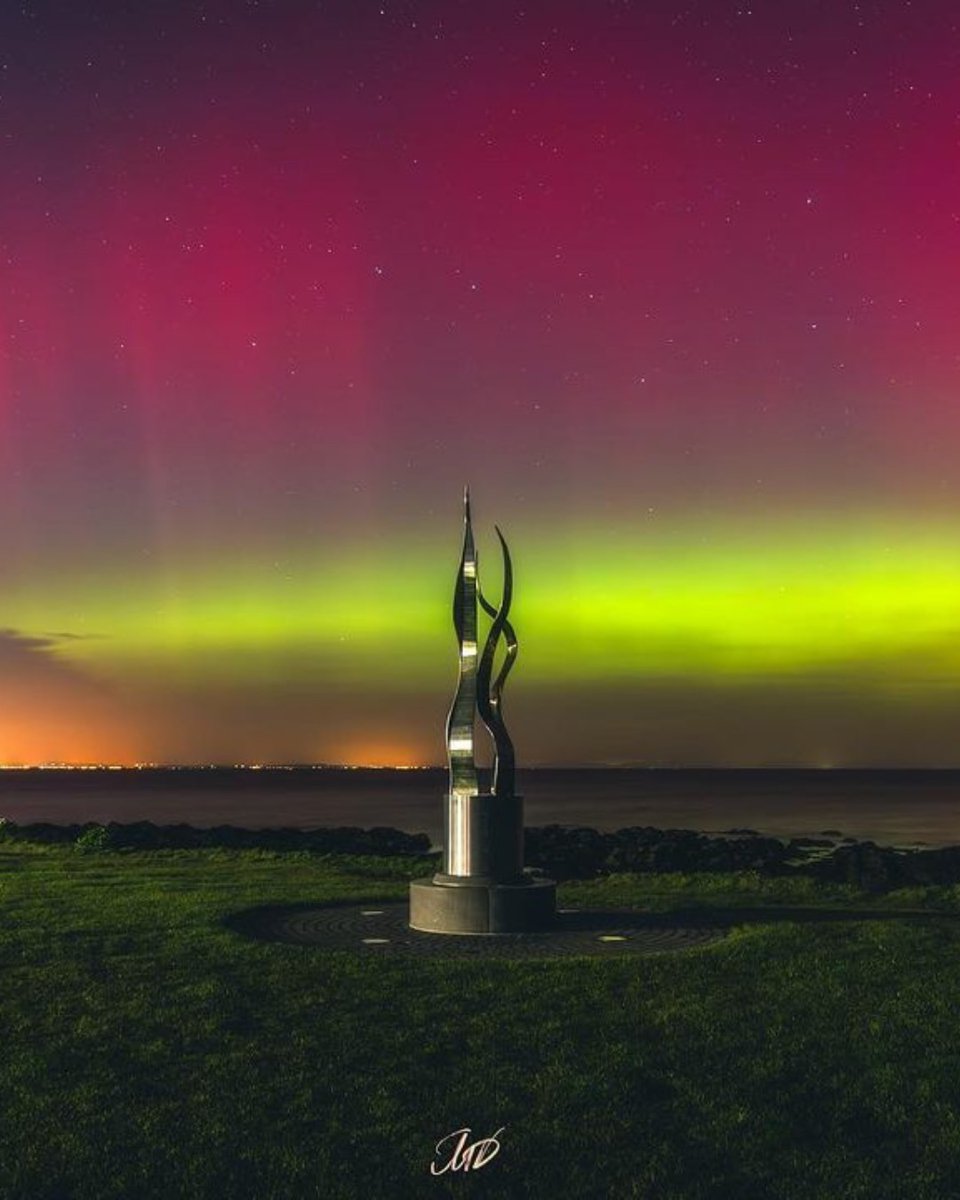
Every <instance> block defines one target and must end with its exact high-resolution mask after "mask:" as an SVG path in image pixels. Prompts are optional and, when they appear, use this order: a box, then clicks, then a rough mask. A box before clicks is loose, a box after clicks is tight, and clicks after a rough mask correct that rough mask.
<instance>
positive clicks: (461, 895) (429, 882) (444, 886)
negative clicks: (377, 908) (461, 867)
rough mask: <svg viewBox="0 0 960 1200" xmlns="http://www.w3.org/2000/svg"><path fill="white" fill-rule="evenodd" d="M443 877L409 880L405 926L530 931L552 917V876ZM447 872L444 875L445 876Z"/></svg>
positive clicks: (428, 929) (444, 930) (431, 929)
mask: <svg viewBox="0 0 960 1200" xmlns="http://www.w3.org/2000/svg"><path fill="white" fill-rule="evenodd" d="M443 878H444V877H443V876H441V875H434V877H433V878H432V879H415V880H414V881H413V883H411V884H410V928H411V929H419V930H422V931H423V932H424V933H473V934H482V933H532V932H534V931H536V930H538V929H549V928H550V927H551V926H552V925H553V924H554V922H555V921H556V915H557V899H556V892H557V885H556V884H555V883H554V881H553V880H552V879H535V878H533V877H532V876H524V877H523V879H524V881H523V882H522V883H512V884H511V883H492V882H490V881H486V882H483V881H477V880H472V879H467V880H463V881H462V882H459V883H443V882H438V881H440V880H442V879H443ZM447 878H449V876H448V877H447Z"/></svg>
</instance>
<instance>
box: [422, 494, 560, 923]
mask: <svg viewBox="0 0 960 1200" xmlns="http://www.w3.org/2000/svg"><path fill="white" fill-rule="evenodd" d="M463 524H464V529H463V551H462V553H461V555H460V569H459V571H458V573H457V583H456V587H455V588H454V593H453V626H454V629H455V630H456V633H457V643H458V646H459V652H460V653H459V673H458V676H457V690H456V693H455V694H454V697H453V704H452V705H451V706H450V712H449V714H448V716H447V756H448V758H449V761H450V788H449V790H448V792H447V795H446V801H445V804H444V809H443V863H442V867H441V870H439V871H438V872H437V873H436V874H435V875H434V876H433V878H432V879H415V880H414V881H413V882H412V883H411V884H410V926H411V928H412V929H419V930H422V931H423V932H426V933H461V934H462V933H469V934H497V933H521V932H526V931H529V930H534V929H537V930H543V929H549V928H550V926H551V925H552V924H553V922H554V920H555V919H556V884H555V883H554V882H553V880H551V879H545V878H542V877H541V876H539V875H537V876H534V875H532V874H530V873H529V872H526V871H524V869H523V797H522V796H518V795H517V793H516V791H515V789H514V771H515V767H514V753H513V743H512V742H511V740H510V735H509V734H508V733H507V727H506V725H504V723H503V685H504V683H505V682H506V679H507V676H508V675H509V674H510V670H511V668H512V667H513V664H514V661H515V660H516V657H517V635H516V634H515V633H514V631H513V626H512V625H511V624H510V618H509V613H510V601H511V600H512V598H513V565H512V563H511V561H510V551H509V550H508V549H507V543H506V540H505V538H504V536H503V534H502V533H501V532H500V530H499V529H497V537H498V538H499V539H500V550H501V553H502V554H503V594H502V596H501V597H500V604H499V605H498V606H497V607H494V605H493V604H491V603H490V601H489V600H487V598H486V597H485V596H484V594H483V592H482V591H481V589H480V581H479V578H478V576H477V550H476V546H475V545H474V542H473V528H472V526H471V524H470V493H469V491H465V492H464V497H463ZM494 528H496V526H495V527H494ZM478 604H479V605H480V606H481V607H482V608H483V611H484V612H485V613H486V614H487V616H488V617H490V620H491V624H490V631H489V633H488V634H487V637H486V640H485V641H484V643H483V650H482V652H480V653H479V654H478V652H477V651H478V643H477V616H478V613H477V605H478ZM501 641H502V643H503V647H504V657H503V662H502V663H501V665H500V669H499V671H498V672H497V674H496V676H495V677H494V663H495V660H496V657H497V652H498V650H499V649H500V645H501ZM478 716H479V717H480V720H481V721H482V722H483V724H484V725H485V726H486V728H487V732H488V733H489V734H490V737H491V738H492V739H493V747H494V754H495V757H494V765H493V780H492V788H490V787H487V786H481V774H482V773H481V772H480V771H478V770H477V764H476V759H475V758H474V738H473V734H474V727H475V725H476V721H477V717H478ZM482 782H483V783H484V784H485V783H486V780H483V781H482Z"/></svg>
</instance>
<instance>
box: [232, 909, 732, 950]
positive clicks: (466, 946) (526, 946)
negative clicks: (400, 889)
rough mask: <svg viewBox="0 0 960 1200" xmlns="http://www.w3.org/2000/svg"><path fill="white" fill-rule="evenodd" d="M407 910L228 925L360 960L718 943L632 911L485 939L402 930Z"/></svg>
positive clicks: (566, 914)
mask: <svg viewBox="0 0 960 1200" xmlns="http://www.w3.org/2000/svg"><path fill="white" fill-rule="evenodd" d="M407 914H408V906H407V905H406V904H403V903H399V904H398V903H395V902H389V903H387V902H383V903H377V902H376V901H370V902H368V903H363V904H358V903H356V902H352V903H349V904H329V905H315V906H310V907H307V906H305V905H300V906H297V907H291V906H286V907H274V908H260V909H254V910H252V911H249V912H246V913H243V914H239V915H238V916H236V917H234V918H233V920H232V921H231V922H230V924H231V925H232V927H233V928H234V929H236V930H238V931H239V932H241V933H244V934H246V935H247V936H248V937H253V938H256V939H258V940H261V941H270V942H285V943H287V944H290V945H298V946H314V947H316V948H318V949H324V950H341V951H343V950H347V951H354V952H356V953H357V954H361V955H363V956H364V957H371V956H376V955H388V956H390V957H394V956H396V955H403V956H407V955H413V956H415V957H418V958H554V957H569V956H582V955H590V956H596V957H619V956H620V955H623V954H660V953H664V952H668V951H674V950H687V949H692V948H695V947H698V946H704V945H707V944H709V943H710V942H714V941H717V940H718V939H719V938H722V937H723V936H724V935H725V933H726V932H727V927H726V926H724V925H722V924H719V923H717V924H711V923H710V921H709V920H708V919H705V920H704V922H703V924H702V925H694V924H690V923H689V918H688V919H687V920H680V919H678V918H676V917H672V916H671V915H670V914H669V913H646V912H642V911H638V910H619V911H611V910H603V911H597V910H593V911H588V910H585V909H569V908H568V909H561V910H560V911H559V914H558V918H557V925H556V927H555V928H554V929H552V930H550V931H549V932H543V933H509V934H495V935H487V936H468V935H461V934H449V933H444V934H436V933H421V932H419V931H418V930H415V929H411V928H410V927H409V925H408V924H407Z"/></svg>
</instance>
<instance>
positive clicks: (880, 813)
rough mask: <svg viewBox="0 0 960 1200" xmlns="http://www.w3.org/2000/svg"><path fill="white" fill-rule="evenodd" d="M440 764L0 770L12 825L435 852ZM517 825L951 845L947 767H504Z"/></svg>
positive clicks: (958, 781) (953, 812) (954, 821)
mask: <svg viewBox="0 0 960 1200" xmlns="http://www.w3.org/2000/svg"><path fill="white" fill-rule="evenodd" d="M446 782H447V778H446V772H445V771H443V770H440V769H434V768H429V769H413V770H394V769H372V768H371V769H367V768H359V769H352V768H335V767H324V768H317V767H302V768H301V767H298V768H280V769H274V768H267V769H251V768H219V767H218V768H149V769H123V770H117V769H96V770H92V769H84V770H77V769H29V770H10V769H7V770H2V771H0V818H3V817H5V818H7V819H8V820H10V821H15V822H17V823H18V824H26V823H29V822H37V821H44V822H50V823H52V824H83V823H85V822H98V823H101V824H106V823H108V822H110V821H117V822H121V823H126V822H133V821H152V822H153V823H154V824H156V825H176V824H181V823H184V824H188V825H195V826H200V827H211V826H217V825H233V826H237V827H239V828H243V829H264V828H292V829H315V828H319V827H330V826H344V825H349V826H355V827H360V828H364V829H368V828H372V827H374V826H392V827H393V828H395V829H402V830H405V831H406V832H408V833H426V834H427V835H428V836H429V837H430V839H431V842H432V844H433V845H434V846H436V845H439V843H440V839H441V837H442V829H443V799H444V791H445V788H446ZM518 786H519V789H520V790H521V791H522V793H523V795H524V819H525V823H526V824H527V825H533V826H537V825H550V824H559V825H581V826H589V827H591V828H593V829H599V830H603V831H612V830H616V829H623V828H627V827H630V826H655V827H657V828H660V829H693V830H698V831H700V832H703V833H712V834H716V833H723V832H729V831H731V830H753V831H755V832H757V833H760V834H765V835H770V836H774V837H783V838H790V837H816V836H823V835H826V836H832V837H851V838H855V839H857V840H871V841H875V842H877V843H878V844H880V845H895V846H943V845H958V844H960V770H938V771H917V770H909V771H897V770H886V771H878V770H663V769H656V770H653V769H632V768H631V769H594V768H590V769H580V770H574V769H564V770H561V769H549V770H548V769H542V770H534V769H530V770H525V771H522V772H519V773H518Z"/></svg>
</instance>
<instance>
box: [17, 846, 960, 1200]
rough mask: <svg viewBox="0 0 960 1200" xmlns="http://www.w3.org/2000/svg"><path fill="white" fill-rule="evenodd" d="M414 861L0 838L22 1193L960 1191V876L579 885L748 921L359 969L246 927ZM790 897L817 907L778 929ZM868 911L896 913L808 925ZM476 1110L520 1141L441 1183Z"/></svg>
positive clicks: (399, 888) (608, 895) (384, 1197)
mask: <svg viewBox="0 0 960 1200" xmlns="http://www.w3.org/2000/svg"><path fill="white" fill-rule="evenodd" d="M410 870H411V868H410V867H409V866H408V863H407V860H401V859H359V858H357V859H347V858H339V859H333V858H329V859H325V860H324V859H319V858H315V857H311V856H309V855H306V854H296V853H293V854H267V853H263V852H257V851H224V850H207V851H153V852H149V853H140V852H109V851H108V852H102V853H91V854H83V853H79V852H77V851H75V850H73V849H72V848H69V847H61V846H55V847H54V846H52V847H38V846H31V845H25V844H14V843H5V844H0V904H2V909H3V922H2V925H0V1022H2V1053H0V1197H2V1198H3V1200H54V1198H57V1200H62V1198H67V1197H69V1198H70V1200H81V1198H83V1200H87V1198H89V1200H111V1198H113V1197H125V1198H126V1197H131V1198H136V1200H153V1198H157V1200H159V1198H161V1197H162V1198H163V1200H189V1198H192V1197H210V1198H211V1200H213V1198H216V1200H234V1198H241V1197H242V1198H247V1197H249V1198H254V1197H255V1198H257V1200H274V1198H275V1200H301V1198H307V1197H317V1198H322V1200H336V1198H338V1197H351V1198H352V1197H365V1198H372V1200H392V1198H394V1197H407V1196H410V1197H421V1196H422V1197H431V1196H446V1195H457V1196H459V1195H464V1196H466V1195H470V1196H477V1197H480V1196H482V1197H484V1198H486V1197H509V1198H510V1200H514V1198H521V1197H575V1198H579V1197H583V1198H585V1200H586V1198H588V1197H589V1198H592V1197H604V1196H611V1197H649V1198H650V1200H680V1198H681V1197H682V1198H684V1200H693V1198H695V1197H704V1198H706V1197H711V1198H714V1197H716V1198H721V1197H723V1198H726V1197H730V1198H731V1200H780V1198H784V1200H787V1198H790V1200H793V1198H797V1200H799V1198H801V1197H802V1198H804V1200H813V1198H817V1200H821V1198H822V1200H847V1198H853V1197H858V1198H859V1197H862V1198H863V1200H882V1198H884V1197H890V1198H891V1200H894V1198H895V1200H911V1198H920V1197H924V1198H928V1200H950V1198H951V1197H956V1196H960V1002H958V1001H960V916H956V915H954V914H955V913H958V912H960V889H958V888H952V889H951V888H939V889H933V888H930V889H912V890H911V891H910V892H900V893H893V894H890V895H887V896H883V897H869V896H865V895H861V894H860V893H857V892H854V891H853V890H851V889H848V888H843V887H832V888H828V887H825V886H821V885H817V884H816V883H814V882H813V881H812V880H809V879H784V880H770V879H761V878H759V877H757V876H751V875H723V876H720V875H717V876H710V875H701V876H641V875H636V876H626V875H623V876H616V877H611V878H609V879H605V880H600V881H596V882H592V883H570V884H566V885H563V886H562V888H561V889H560V900H561V903H562V904H564V905H568V904H574V905H580V906H584V907H588V906H590V905H597V906H613V905H619V904H623V905H643V906H648V907H653V908H657V909H660V910H666V909H674V908H696V907H698V906H711V907H715V908H716V907H721V908H734V907H735V908H738V909H741V910H743V913H744V923H743V924H738V925H737V926H736V927H735V929H734V931H733V933H732V934H731V935H730V936H729V937H728V938H726V939H724V940H723V941H722V942H720V943H717V944H715V945H712V946H707V947H704V948H701V949H697V950H689V951H684V952H681V953H678V954H665V955H660V956H650V957H639V958H626V957H625V958H620V959H613V960H605V961H598V960H596V959H588V958H582V959H559V960H557V961H556V962H552V961H547V962H543V961H541V962H530V963H522V962H508V961H499V962H490V961H483V962H473V961H459V962H458V961H448V962H442V961H435V962H432V961H426V962H424V961H419V960H403V959H400V958H395V959H390V960H376V959H374V958H371V957H368V958H365V959H361V958H360V957H359V956H354V955H351V954H346V953H325V952H322V951H318V950H316V949H312V948H309V947H302V946H290V945H280V944H278V945H273V944H264V943H257V942H252V941H247V940H245V939H243V938H241V937H240V936H238V935H237V934H235V933H233V932H231V931H229V930H228V929H226V928H225V927H224V925H223V919H224V918H225V917H226V916H227V915H229V914H231V913H236V912H237V911H238V910H242V909H244V908H248V907H251V906H253V905H258V904H282V903H287V902H300V901H304V900H309V901H317V902H323V901H326V900H335V899H345V898H356V899H357V900H378V899H379V900H386V899H390V898H402V897H404V896H405V895H406V884H407V878H408V877H409V872H410ZM778 906H779V907H783V906H787V907H789V908H791V909H796V910H801V911H798V912H797V913H794V914H793V916H796V917H798V918H800V919H787V920H783V919H777V920H772V921H770V922H766V921H764V920H760V919H757V914H756V912H755V911H754V910H756V909H758V908H768V907H769V908H770V909H776V908H777V907H778ZM845 906H848V907H854V908H858V909H865V908H874V909H877V910H881V911H884V912H887V911H889V912H890V913H891V916H890V917H889V919H886V918H885V919H883V920H869V921H857V920H854V919H851V920H850V921H846V920H844V921H823V922H817V921H810V920H804V919H802V917H803V913H802V910H803V909H805V908H806V909H810V908H818V907H819V908H823V907H828V908H838V907H845ZM905 908H910V909H925V910H927V912H928V913H929V914H931V915H929V916H927V917H920V918H912V919H911V918H905V917H897V916H895V915H892V914H894V913H895V911H896V910H898V909H905ZM788 915H790V914H788ZM463 1126H469V1127H471V1129H473V1130H474V1135H475V1136H476V1137H485V1136H487V1135H490V1134H492V1133H494V1131H495V1130H497V1129H498V1128H499V1127H500V1126H505V1127H506V1128H505V1130H504V1132H503V1134H502V1135H501V1137H500V1142H501V1146H502V1149H501V1151H500V1153H499V1155H498V1156H497V1157H496V1158H494V1159H493V1160H492V1161H491V1162H489V1163H488V1165H486V1166H485V1167H483V1169H482V1170H480V1171H476V1172H471V1173H469V1174H466V1175H464V1174H458V1175H456V1176H453V1175H451V1174H447V1175H444V1176H442V1177H440V1178H434V1177H432V1176H431V1175H430V1173H429V1163H430V1162H431V1160H432V1159H433V1156H434V1144H435V1143H436V1142H437V1141H438V1140H439V1139H440V1138H441V1137H443V1136H444V1135H445V1134H448V1133H450V1132H452V1131H453V1130H455V1129H459V1128H461V1127H463Z"/></svg>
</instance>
